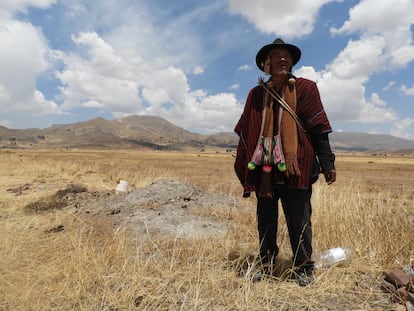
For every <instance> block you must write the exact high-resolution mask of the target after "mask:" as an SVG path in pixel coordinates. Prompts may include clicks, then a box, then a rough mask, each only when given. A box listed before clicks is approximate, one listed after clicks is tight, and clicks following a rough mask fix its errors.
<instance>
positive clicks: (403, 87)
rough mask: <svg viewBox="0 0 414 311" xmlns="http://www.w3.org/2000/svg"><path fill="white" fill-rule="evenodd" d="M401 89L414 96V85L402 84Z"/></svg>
mask: <svg viewBox="0 0 414 311" xmlns="http://www.w3.org/2000/svg"><path fill="white" fill-rule="evenodd" d="M400 91H401V92H403V93H404V94H405V95H409V96H414V85H413V86H412V87H407V86H406V85H403V86H401V88H400Z"/></svg>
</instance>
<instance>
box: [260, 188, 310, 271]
mask: <svg viewBox="0 0 414 311" xmlns="http://www.w3.org/2000/svg"><path fill="white" fill-rule="evenodd" d="M256 195H257V194H256ZM311 195H312V187H311V186H310V187H309V189H293V188H287V187H285V186H282V185H281V186H278V187H276V188H275V189H274V190H273V198H271V199H270V198H260V197H258V196H257V223H258V226H257V227H258V231H259V240H260V256H261V260H262V263H264V264H265V263H268V262H270V261H272V260H274V258H275V257H276V256H277V254H278V252H279V248H278V246H277V241H276V236H277V224H278V217H279V212H278V201H279V199H280V201H281V203H282V207H283V212H284V215H285V218H286V223H287V227H288V232H289V238H290V244H291V247H292V252H293V265H294V266H295V267H299V266H302V267H304V268H305V269H307V270H309V269H312V268H313V263H312V261H311V260H310V258H311V256H312V224H311V214H312V206H311Z"/></svg>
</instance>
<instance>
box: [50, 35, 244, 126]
mask: <svg viewBox="0 0 414 311" xmlns="http://www.w3.org/2000/svg"><path fill="white" fill-rule="evenodd" d="M73 40H74V42H75V43H77V44H78V45H82V46H84V47H86V52H87V53H86V55H85V56H84V57H81V56H80V55H73V54H69V53H68V54H65V53H60V54H59V53H57V55H58V57H60V58H61V60H62V61H63V63H64V64H65V68H64V69H63V70H62V71H60V72H57V74H56V76H57V77H58V78H59V79H60V80H61V82H62V84H63V86H62V87H61V96H62V99H63V105H62V108H64V109H66V110H68V109H74V108H76V107H99V108H101V109H103V110H106V111H110V112H111V113H112V114H113V115H114V116H115V117H121V116H125V115H129V114H146V115H157V116H161V117H164V118H166V119H168V120H170V121H171V122H173V123H174V122H176V123H175V124H177V125H179V126H181V127H185V128H191V129H196V130H199V131H204V132H206V131H209V130H211V131H212V132H214V131H217V130H219V129H221V130H224V129H226V130H232V127H233V125H234V124H235V122H236V120H235V118H237V117H238V116H239V115H240V114H241V112H242V111H241V109H242V108H241V106H240V105H238V104H237V100H236V99H235V96H234V94H225V93H223V94H217V95H210V94H207V93H206V92H205V91H202V90H191V89H190V86H189V84H188V80H187V76H186V74H185V73H184V71H183V70H182V69H180V68H177V67H175V66H172V65H170V66H168V67H165V66H164V64H163V62H159V61H158V59H153V60H152V62H151V59H147V61H146V62H145V63H144V62H143V61H142V57H141V56H140V51H139V50H137V49H135V48H134V47H130V48H126V47H125V46H123V47H122V48H120V47H115V46H113V45H111V44H110V43H108V42H106V41H105V40H104V39H102V38H101V37H100V36H99V35H98V34H96V33H80V34H78V35H77V36H73ZM217 121H220V122H219V123H217Z"/></svg>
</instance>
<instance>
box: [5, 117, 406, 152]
mask: <svg viewBox="0 0 414 311" xmlns="http://www.w3.org/2000/svg"><path fill="white" fill-rule="evenodd" d="M330 141H331V145H332V148H333V149H334V151H337V152H338V151H339V152H364V151H381V152H389V151H392V150H394V151H396V152H403V151H404V150H410V149H411V152H412V151H413V150H414V140H405V139H401V138H397V137H394V136H391V135H383V134H381V135H374V134H367V133H349V132H348V133H345V132H334V133H332V134H330ZM237 143H238V137H237V135H236V134H234V133H230V132H222V133H216V134H213V135H202V134H197V133H192V132H190V131H187V130H184V129H183V128H180V127H178V126H176V125H174V124H172V123H171V122H169V121H167V120H165V119H163V118H160V117H156V116H138V115H132V116H128V117H125V118H119V119H115V120H106V119H103V118H95V119H91V120H88V121H84V122H77V123H73V124H65V125H52V126H51V127H48V128H46V129H8V128H6V127H4V126H0V148H39V149H40V148H57V149H60V148H65V149H76V148H78V149H82V148H84V149H86V148H88V149H143V148H145V149H154V150H186V149H196V150H201V149H207V148H208V149H211V148H213V149H216V150H217V149H226V150H227V151H228V150H235V149H236V147H237ZM405 153H407V152H405Z"/></svg>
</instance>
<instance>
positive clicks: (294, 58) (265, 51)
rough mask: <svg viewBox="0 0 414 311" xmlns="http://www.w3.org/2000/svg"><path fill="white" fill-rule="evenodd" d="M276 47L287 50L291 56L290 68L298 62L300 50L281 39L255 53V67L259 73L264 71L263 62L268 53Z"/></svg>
mask: <svg viewBox="0 0 414 311" xmlns="http://www.w3.org/2000/svg"><path fill="white" fill-rule="evenodd" d="M277 47H284V48H286V49H288V51H289V53H290V55H291V56H292V61H293V64H292V66H295V65H296V64H297V62H298V61H299V60H300V56H301V55H302V52H301V51H300V49H299V48H298V47H297V46H295V45H293V44H288V43H285V42H284V41H283V40H282V39H280V38H278V39H276V40H275V41H273V43H271V44H268V45H265V46H264V47H262V48H261V49H260V50H259V52H258V53H257V55H256V65H257V67H259V69H260V70H261V71H264V62H265V58H266V56H267V55H268V54H269V53H270V51H271V50H273V49H274V48H277Z"/></svg>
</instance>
